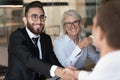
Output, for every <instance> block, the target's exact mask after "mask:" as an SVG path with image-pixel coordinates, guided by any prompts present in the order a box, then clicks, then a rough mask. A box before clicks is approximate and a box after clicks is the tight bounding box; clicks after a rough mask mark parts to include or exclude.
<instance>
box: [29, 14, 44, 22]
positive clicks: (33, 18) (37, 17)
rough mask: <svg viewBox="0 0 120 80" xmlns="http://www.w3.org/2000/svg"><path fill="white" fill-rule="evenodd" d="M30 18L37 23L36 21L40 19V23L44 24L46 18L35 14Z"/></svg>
mask: <svg viewBox="0 0 120 80" xmlns="http://www.w3.org/2000/svg"><path fill="white" fill-rule="evenodd" d="M30 17H31V19H32V20H33V21H37V20H38V19H40V21H41V22H44V21H45V20H46V16H44V15H40V16H38V15H37V14H32V15H31V16H30Z"/></svg>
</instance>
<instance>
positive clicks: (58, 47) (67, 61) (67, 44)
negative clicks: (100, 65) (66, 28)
mask: <svg viewBox="0 0 120 80" xmlns="http://www.w3.org/2000/svg"><path fill="white" fill-rule="evenodd" d="M79 40H81V39H79ZM54 52H55V55H56V57H57V58H58V60H59V62H60V63H61V64H62V65H63V66H64V67H67V66H70V65H71V66H74V67H76V68H82V67H84V64H85V61H86V59H87V58H90V59H91V60H92V61H93V62H95V63H96V62H97V61H98V59H99V54H98V52H97V51H96V50H95V49H94V48H93V47H92V46H88V47H86V48H83V49H80V48H79V47H78V46H77V45H76V44H75V43H74V41H73V40H71V39H70V38H69V37H68V35H64V36H60V37H58V38H57V39H56V40H55V41H54ZM79 53H80V55H78V54H79ZM77 55H78V56H77Z"/></svg>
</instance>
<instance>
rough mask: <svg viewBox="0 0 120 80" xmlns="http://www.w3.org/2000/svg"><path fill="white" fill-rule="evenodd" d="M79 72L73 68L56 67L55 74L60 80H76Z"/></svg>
mask: <svg viewBox="0 0 120 80" xmlns="http://www.w3.org/2000/svg"><path fill="white" fill-rule="evenodd" d="M79 72H80V71H79V70H77V69H76V68H75V67H72V66H69V67H66V68H60V67H57V69H56V71H55V74H56V76H59V77H60V78H61V80H78V74H79Z"/></svg>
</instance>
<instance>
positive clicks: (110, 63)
mask: <svg viewBox="0 0 120 80" xmlns="http://www.w3.org/2000/svg"><path fill="white" fill-rule="evenodd" d="M78 79H79V80H120V50H118V51H113V52H110V53H108V54H106V55H105V56H103V57H102V58H101V59H100V60H99V61H98V63H97V64H96V66H95V68H94V69H93V71H92V72H87V71H80V73H79V76H78Z"/></svg>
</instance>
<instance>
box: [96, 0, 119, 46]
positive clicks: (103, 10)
mask: <svg viewBox="0 0 120 80" xmlns="http://www.w3.org/2000/svg"><path fill="white" fill-rule="evenodd" d="M96 16H97V25H99V26H100V27H101V29H102V31H103V32H104V33H105V36H106V39H107V43H108V45H109V46H110V47H113V48H120V0H102V1H101V4H100V6H99V8H98V10H97V14H96Z"/></svg>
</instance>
